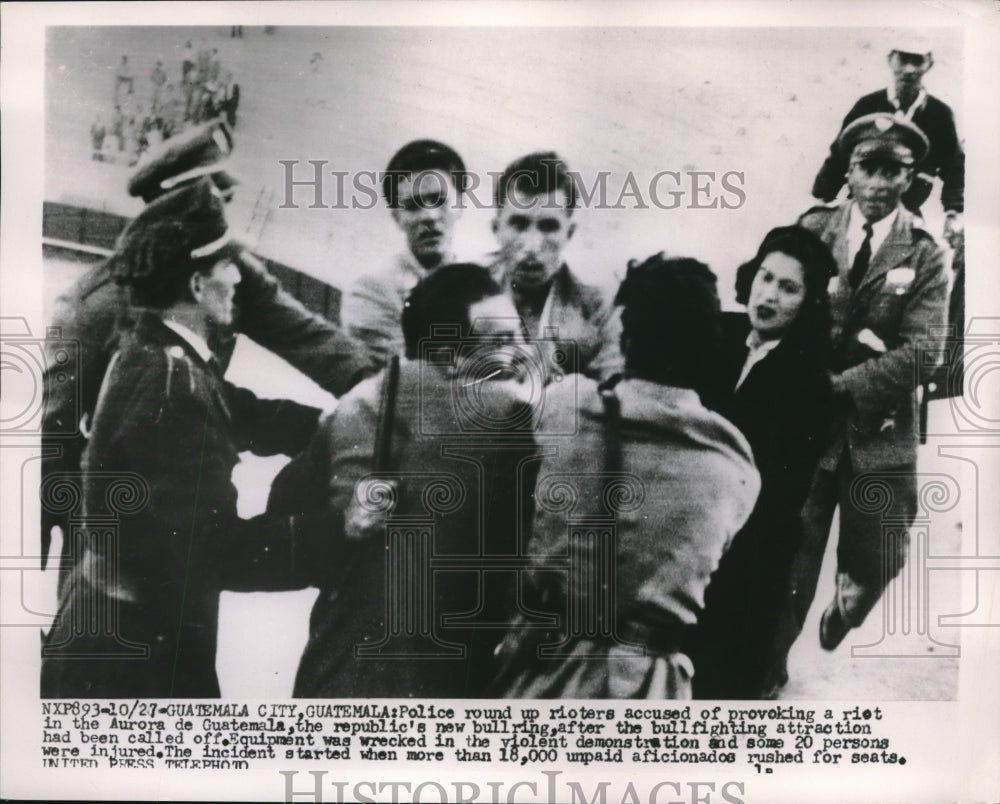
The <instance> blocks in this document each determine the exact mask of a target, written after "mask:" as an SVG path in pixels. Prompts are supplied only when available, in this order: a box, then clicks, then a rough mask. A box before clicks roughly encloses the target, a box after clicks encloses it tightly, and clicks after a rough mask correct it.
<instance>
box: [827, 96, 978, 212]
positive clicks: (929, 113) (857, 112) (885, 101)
mask: <svg viewBox="0 0 1000 804" xmlns="http://www.w3.org/2000/svg"><path fill="white" fill-rule="evenodd" d="M875 112H886V113H888V114H894V113H895V112H896V107H895V106H893V105H892V101H890V100H889V94H888V92H887V91H886V90H884V89H881V90H879V91H878V92H872V93H871V94H870V95H865V96H864V97H863V98H861V99H860V100H859V101H858V102H857V103H855V104H854V106H853V107H852V108H851V110H850V111H849V112H848V113H847V116H846V117H845V118H844V122H843V124H842V125H841V127H840V130H841V131H843V130H844V129H845V128H846V127H847V125H848V124H849V123H852V122H854V121H855V120H857V119H858V118H859V117H864V116H865V115H867V114H874V113H875ZM912 120H913V123H914V124H915V125H916V126H917V127H918V128H919V129H920V130H921V131H923V132H924V134H926V135H927V139H928V140H929V141H930V144H931V147H930V151H929V152H928V153H927V156H926V157H925V158H924V161H923V162H921V163H920V164H919V165H917V170H916V174H917V175H915V176H914V181H913V184H912V185H911V186H910V188H909V189H908V190H907V191H906V192H905V193H904V194H903V203H904V204H905V205H906V207H907V208H908V209H910V210H911V211H914V212H916V211H917V210H919V209H920V206H921V205H922V204H923V203H924V201H926V200H927V197H928V196H929V195H930V192H931V189H932V187H933V185H932V183H931V180H932V179H933V178H934V177H935V176H939V177H940V178H941V181H942V182H943V183H944V186H943V187H942V188H941V206H943V207H944V208H945V210H954V211H955V212H961V211H962V210H963V208H964V206H965V151H963V150H962V143H961V141H960V140H959V139H958V132H957V131H956V130H955V116H954V115H953V114H952V111H951V107H949V106H948V105H947V104H946V103H943V102H942V101H940V100H938V99H937V98H935V97H934V96H933V95H927V97H926V98H925V99H924V101H923V103H922V104H921V106H920V108H918V109H916V110H915V111H914V113H913V118H912ZM849 157H850V154H845V153H844V152H843V150H842V149H841V148H840V146H839V145H838V144H837V142H836V140H834V142H833V144H832V145H831V146H830V154H829V156H827V158H826V161H825V162H823V166H822V167H821V168H820V170H819V173H818V174H817V175H816V181H815V182H814V183H813V190H812V194H813V195H814V196H815V197H816V198H819V199H822V200H823V201H832V200H833V199H834V198H836V197H837V193H839V192H840V188H841V187H843V186H844V175H845V174H846V173H847V164H848V159H849ZM921 174H922V175H921Z"/></svg>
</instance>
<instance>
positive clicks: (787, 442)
mask: <svg viewBox="0 0 1000 804" xmlns="http://www.w3.org/2000/svg"><path fill="white" fill-rule="evenodd" d="M749 332H750V322H749V320H748V318H747V316H746V315H744V314H727V315H726V316H724V335H725V352H724V359H723V361H722V364H721V366H720V374H721V375H722V379H723V381H724V383H725V385H726V387H728V388H729V389H730V394H729V397H728V399H726V400H724V401H723V402H722V404H721V412H722V413H724V414H725V415H726V416H727V417H728V418H729V419H730V420H731V421H732V422H733V423H734V424H735V425H736V426H737V427H739V429H740V430H741V431H742V432H743V434H744V435H745V436H746V438H747V440H748V441H749V442H750V446H751V448H752V449H753V454H754V459H755V460H756V462H757V468H758V470H759V471H760V477H761V493H760V497H759V498H758V500H757V504H756V506H755V507H754V510H753V513H752V514H751V515H750V519H749V521H748V522H747V523H746V525H745V526H744V527H743V528H742V529H741V530H740V532H739V533H738V534H736V537H735V538H734V539H733V543H732V544H731V545H730V547H729V550H728V552H727V553H726V554H725V555H724V556H723V557H722V560H721V562H720V563H719V568H718V569H717V570H716V572H715V574H714V575H713V576H712V582H711V583H710V584H709V587H708V590H707V591H706V593H705V611H704V612H703V613H702V616H701V618H700V619H699V623H698V626H697V629H696V631H695V634H694V638H693V640H692V646H691V649H690V650H691V654H692V655H691V659H692V661H693V662H694V667H695V676H694V690H695V695H696V697H699V698H722V699H726V698H749V699H753V698H758V697H760V695H761V694H762V693H764V692H765V690H764V689H762V685H763V682H764V679H765V676H766V673H767V670H768V668H767V666H766V663H767V661H768V657H769V654H770V647H771V644H772V641H773V639H774V634H775V631H776V628H777V623H778V615H779V613H780V611H781V607H782V604H783V603H784V599H785V594H786V592H787V588H788V582H789V572H790V569H791V562H792V557H793V556H794V555H795V551H796V550H797V549H798V547H799V545H800V543H801V540H802V524H801V520H800V517H799V512H800V511H801V509H802V505H803V503H804V502H805V498H806V494H807V493H808V491H809V484H810V481H811V480H812V476H813V472H814V471H815V469H816V464H817V462H818V460H819V457H820V455H821V453H822V451H823V449H824V447H825V446H826V443H827V441H828V439H829V436H828V432H829V429H830V427H831V415H832V396H831V390H830V382H829V379H828V375H827V372H828V366H827V359H826V358H824V356H823V353H822V352H821V350H820V349H818V348H817V345H816V344H810V343H805V342H803V338H802V337H801V336H799V335H798V334H797V333H795V332H794V331H792V332H789V334H788V335H786V337H785V338H783V339H782V341H781V342H780V343H779V344H778V346H776V347H775V348H774V350H773V351H771V352H770V353H769V354H768V355H767V356H766V357H764V358H763V359H762V360H760V362H758V363H756V364H755V365H754V366H753V368H751V370H750V372H749V374H748V375H747V377H746V379H745V380H744V381H743V383H742V384H741V385H740V387H739V388H737V389H736V390H735V391H733V388H734V387H735V385H736V382H737V380H738V379H739V376H740V374H741V372H742V370H743V365H744V363H745V362H746V358H747V353H748V348H747V346H746V339H747V335H748V334H749Z"/></svg>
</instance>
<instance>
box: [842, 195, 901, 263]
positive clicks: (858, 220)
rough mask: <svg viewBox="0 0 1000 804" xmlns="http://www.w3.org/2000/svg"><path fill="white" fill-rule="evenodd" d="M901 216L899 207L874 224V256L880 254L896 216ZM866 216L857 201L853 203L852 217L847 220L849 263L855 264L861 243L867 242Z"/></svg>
mask: <svg viewBox="0 0 1000 804" xmlns="http://www.w3.org/2000/svg"><path fill="white" fill-rule="evenodd" d="M898 216H899V208H898V207H897V208H896V209H895V211H893V212H891V213H889V214H888V215H886V216H885V217H884V218H882V220H880V221H876V222H875V223H873V224H872V225H871V226H872V251H871V255H872V256H873V257H874V256H875V255H876V254H878V250H879V248H881V246H882V244H883V243H884V242H885V239H886V238H887V237H888V236H889V232H891V231H892V227H893V225H894V224H895V223H896V218H897V217H898ZM866 223H867V221H866V220H865V216H864V215H862V214H861V210H859V209H858V205H857V203H852V204H851V212H850V218H849V220H848V221H847V264H848V265H854V258H855V257H856V256H857V255H858V251H859V250H860V249H861V244H862V243H864V242H865V224H866Z"/></svg>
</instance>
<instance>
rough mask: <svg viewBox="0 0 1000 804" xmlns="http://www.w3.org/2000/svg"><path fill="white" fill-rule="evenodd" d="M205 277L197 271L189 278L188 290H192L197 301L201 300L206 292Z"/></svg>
mask: <svg viewBox="0 0 1000 804" xmlns="http://www.w3.org/2000/svg"><path fill="white" fill-rule="evenodd" d="M204 279H205V277H203V276H202V275H201V274H200V273H198V272H197V271H195V272H194V273H193V274H191V278H190V279H189V280H188V290H190V291H191V295H192V296H194V300H195V301H196V302H200V301H201V297H202V294H203V292H204V284H203V282H204Z"/></svg>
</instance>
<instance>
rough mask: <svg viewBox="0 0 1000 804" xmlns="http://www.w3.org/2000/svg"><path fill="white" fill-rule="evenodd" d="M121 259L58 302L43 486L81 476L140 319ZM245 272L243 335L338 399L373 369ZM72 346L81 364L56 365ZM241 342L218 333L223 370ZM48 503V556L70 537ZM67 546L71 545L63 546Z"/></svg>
mask: <svg viewBox="0 0 1000 804" xmlns="http://www.w3.org/2000/svg"><path fill="white" fill-rule="evenodd" d="M114 259H115V257H111V258H110V259H109V260H108V261H107V262H104V263H101V264H100V265H97V266H95V267H94V268H92V269H91V270H90V271H88V272H87V273H86V274H85V275H84V276H83V277H81V279H80V280H79V281H77V282H76V283H75V284H74V285H73V286H72V287H71V288H70V289H69V290H68V291H67V292H66V293H64V294H63V295H62V296H60V297H59V299H58V300H57V303H56V312H55V314H54V316H53V319H52V326H53V327H56V328H58V329H59V330H60V333H59V336H58V338H57V339H50V340H49V341H47V342H46V346H47V350H46V351H47V354H46V358H47V367H48V368H47V370H46V373H45V379H44V386H45V409H44V414H43V416H44V418H43V422H42V432H43V438H42V440H43V444H44V445H45V446H46V447H48V448H49V454H48V456H47V457H46V458H45V459H43V462H42V481H43V484H44V482H45V481H46V479H48V478H50V477H52V476H53V475H55V474H58V473H62V472H78V471H79V469H80V458H81V456H82V454H83V450H84V448H85V447H86V444H87V440H86V438H85V436H84V434H83V432H82V431H81V429H80V422H81V419H83V418H84V417H86V421H87V424H88V426H89V425H90V423H91V422H90V419H91V418H92V417H93V412H94V406H95V405H96V404H97V394H98V391H99V390H100V387H101V380H102V379H103V377H104V373H105V371H106V370H107V367H108V362H109V361H110V360H111V356H112V355H113V354H114V353H115V350H116V349H117V348H118V340H119V337H120V334H121V332H123V331H126V330H127V329H128V328H129V327H131V326H132V323H133V322H134V319H135V315H136V311H135V310H133V309H132V307H131V305H130V303H129V297H128V293H127V291H126V290H125V289H124V288H122V287H120V286H119V285H118V284H116V283H115V281H114V277H113V260H114ZM239 267H240V274H241V277H242V281H241V282H240V284H239V286H238V288H237V293H236V301H237V316H238V320H237V328H238V330H239V331H240V332H242V333H244V334H245V335H246V336H247V337H249V338H251V339H252V340H254V341H255V342H257V343H259V344H260V345H261V346H263V347H264V348H265V349H268V350H270V351H272V352H274V353H275V354H277V355H279V356H280V357H282V358H284V359H285V360H287V361H288V362H289V363H291V364H292V365H293V366H295V367H296V368H297V369H299V370H300V371H301V372H302V373H304V374H306V375H307V376H309V377H311V378H312V379H313V380H315V381H316V382H317V383H318V384H319V385H320V386H322V387H323V388H325V389H326V390H328V391H330V392H331V393H333V394H335V395H338V396H339V395H341V394H343V393H344V392H345V391H347V390H348V389H349V388H351V387H352V386H353V385H354V384H355V383H357V382H358V380H360V379H361V378H362V377H363V376H364V375H365V374H366V373H370V372H371V371H372V370H373V366H372V364H371V362H370V359H369V357H368V355H367V353H366V351H365V349H364V348H363V346H361V345H360V344H358V343H357V342H355V341H354V340H353V339H351V338H349V337H347V336H346V335H345V334H344V333H343V332H341V331H340V330H339V329H338V328H337V327H335V326H334V325H333V324H332V323H330V322H329V321H326V320H325V319H322V318H320V317H319V316H316V315H313V314H312V313H310V312H309V311H308V310H306V309H305V307H303V306H302V305H301V304H300V303H299V302H298V301H297V300H296V299H294V298H293V297H292V296H290V295H289V294H288V293H286V292H285V291H284V290H282V289H281V286H280V285H279V283H278V281H277V280H276V279H275V278H274V277H272V276H271V275H270V274H269V273H268V272H267V270H266V269H265V268H264V266H263V265H262V264H261V263H260V261H259V260H258V259H257V258H256V257H254V256H253V255H252V254H250V253H249V252H242V254H241V256H240V260H239ZM67 340H68V341H73V342H75V343H76V344H77V347H76V348H77V349H78V351H79V361H78V362H77V363H74V362H73V361H71V362H70V364H69V365H68V366H67V365H65V364H63V363H60V362H58V361H57V360H56V351H57V350H58V349H59V348H60V347H61V346H62V343H63V342H64V341H67ZM235 343H236V333H235V332H234V331H232V330H227V331H225V332H220V333H219V334H218V338H217V339H216V343H215V344H213V347H214V348H215V350H216V353H217V354H218V355H219V358H220V360H221V362H222V365H223V366H226V365H227V364H228V362H229V358H230V357H231V356H232V352H233V348H234V346H235ZM44 500H45V496H44V494H43V507H42V538H41V544H42V555H43V556H44V555H47V553H48V546H49V543H50V535H49V534H50V533H51V530H52V528H53V527H54V526H56V525H59V526H60V527H61V528H62V529H63V532H64V534H65V533H66V532H67V524H66V520H65V518H64V517H60V516H58V515H56V514H54V513H53V512H52V511H48V510H46V507H45V505H44ZM67 543H68V539H66V540H64V544H67ZM63 558H64V560H65V559H68V554H66V553H65V552H64V554H63Z"/></svg>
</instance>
